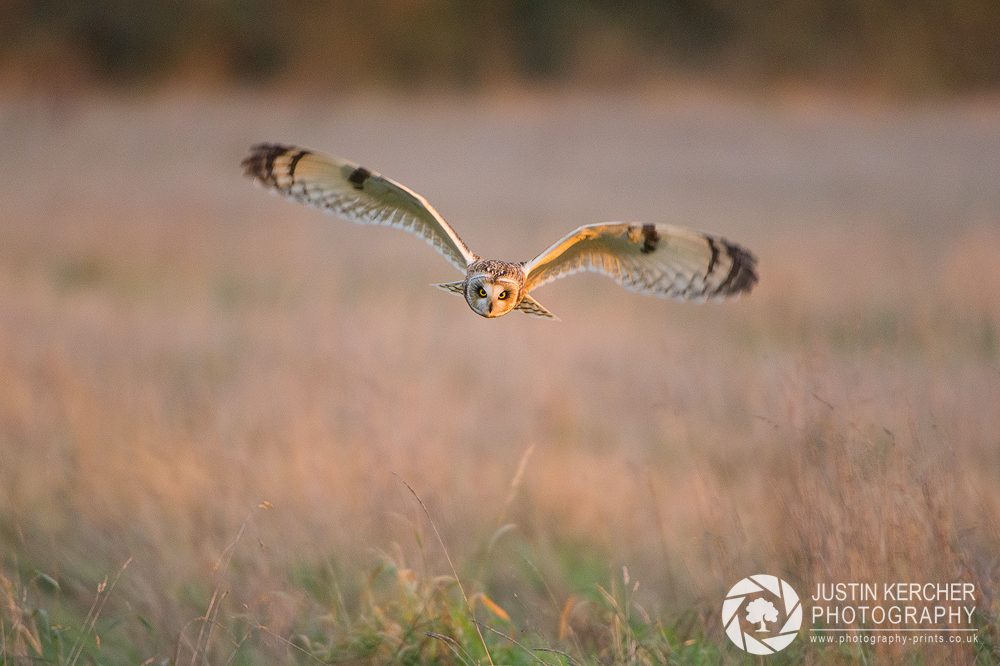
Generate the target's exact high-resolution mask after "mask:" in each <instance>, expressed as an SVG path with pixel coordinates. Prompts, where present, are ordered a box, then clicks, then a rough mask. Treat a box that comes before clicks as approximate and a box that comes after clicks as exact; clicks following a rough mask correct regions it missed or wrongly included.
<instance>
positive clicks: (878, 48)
mask: <svg viewBox="0 0 1000 666" xmlns="http://www.w3.org/2000/svg"><path fill="white" fill-rule="evenodd" d="M0 9H2V11H3V16H4V20H3V25H2V26H0V31H2V32H0V38H2V46H0V82H2V83H3V85H4V87H5V88H7V89H13V90H32V89H36V88H37V87H43V88H46V89H58V90H69V91H76V90H81V89H87V88H91V87H98V88H102V89H109V88H110V89H114V88H117V87H120V86H137V85H140V86H149V85H163V84H167V83H172V84H178V85H199V86H201V87H211V86H217V85H220V84H243V85H246V84H253V85H260V86H271V85H277V86H281V87H283V88H288V87H293V88H294V87H302V86H307V87H308V89H310V90H314V91H315V90H321V91H344V90H358V89H365V88H370V87H378V88H384V87H389V88H398V89H403V90H410V91H412V90H427V89H429V88H432V89H454V90H461V91H482V90H492V89H496V88H498V87H503V86H505V85H510V84H512V83H518V84H533V85H540V86H548V85H559V84H562V85H567V84H569V85H574V86H581V85H583V86H594V85H596V86H612V87H616V88H620V87H623V86H631V85H635V84H638V83H650V82H658V81H661V80H662V79H663V78H664V77H677V76H693V77H698V78H702V77H711V78H713V79H717V80H721V81H724V82H726V83H727V84H730V85H736V86H738V87H742V88H746V87H749V86H751V85H755V84H759V83H762V82H775V81H783V82H790V81H791V82H808V83H810V84H817V83H819V84H823V85H836V86H839V87H848V88H858V87H860V88H863V89H867V90H883V89H887V90H889V91H893V92H896V93H907V94H927V93H935V92H937V93H940V92H967V91H970V90H983V89H990V88H991V87H993V86H995V85H997V84H998V83H1000V30H998V26H1000V8H998V7H997V4H996V3H995V2H992V1H991V0H957V1H955V2H912V3H907V2H902V3H901V2H891V1H889V0H875V1H864V0H846V1H843V2H834V1H832V0H804V1H791V2H789V1H782V0H756V1H754V2H739V1H735V0H626V1H611V0H374V1H372V2H365V3H363V4H359V3H356V2H348V1H343V0H330V1H327V2H310V1H301V0H288V1H282V0H172V1H170V2H142V1H140V0H61V1H54V0H4V2H3V3H2V5H0Z"/></svg>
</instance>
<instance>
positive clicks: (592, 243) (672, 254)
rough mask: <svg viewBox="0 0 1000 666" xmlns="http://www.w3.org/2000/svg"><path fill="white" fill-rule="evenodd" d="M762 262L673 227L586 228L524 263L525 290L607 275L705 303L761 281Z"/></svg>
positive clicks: (639, 288)
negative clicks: (589, 273)
mask: <svg viewBox="0 0 1000 666" xmlns="http://www.w3.org/2000/svg"><path fill="white" fill-rule="evenodd" d="M756 265H757V258H756V257H755V256H754V255H753V254H752V253H750V252H749V251H748V250H745V249H743V248H742V247H740V246H739V245H736V244H734V243H730V242H729V241H727V240H725V239H722V238H718V237H715V236H710V235H708V234H704V233H702V232H700V231H694V230H693V229H685V228H684V227H676V226H673V225H671V224H625V223H618V222H613V223H604V224H591V225H587V226H585V227H580V228H579V229H577V230H576V231H574V232H573V233H571V234H569V235H568V236H566V237H565V238H563V239H562V240H560V241H559V242H558V243H556V244H555V245H553V246H552V247H550V248H549V249H547V250H546V251H545V252H543V253H542V254H540V255H539V256H537V257H535V258H534V259H532V260H531V261H529V262H527V263H526V264H525V265H524V271H525V274H526V278H525V284H524V287H525V291H530V290H531V289H534V288H535V287H538V286H540V285H543V284H545V283H547V282H551V281H553V280H557V279H559V278H562V277H565V276H567V275H572V274H573V273H579V272H581V271H592V272H595V273H600V274H602V275H606V276H608V277H610V278H611V279H613V280H614V281H615V282H617V283H618V284H620V285H622V286H623V287H625V288H626V289H628V290H629V291H635V292H639V293H641V294H648V295H650V296H659V297H661V298H675V299H677V300H681V301H687V300H696V301H705V300H707V299H709V298H711V299H722V298H725V297H727V296H736V295H739V294H741V293H743V292H748V291H750V290H751V289H752V288H753V286H754V285H755V284H756V283H757V273H756Z"/></svg>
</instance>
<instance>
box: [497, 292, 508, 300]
mask: <svg viewBox="0 0 1000 666" xmlns="http://www.w3.org/2000/svg"><path fill="white" fill-rule="evenodd" d="M506 298H507V292H506V291H501V292H500V295H499V296H497V299H499V300H501V301H502V300H504V299H506Z"/></svg>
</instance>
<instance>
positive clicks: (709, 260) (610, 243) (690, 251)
mask: <svg viewBox="0 0 1000 666" xmlns="http://www.w3.org/2000/svg"><path fill="white" fill-rule="evenodd" d="M243 167H244V169H245V170H246V171H245V173H246V175H247V176H249V177H251V178H253V179H254V180H255V181H256V182H257V183H259V184H260V185H262V186H264V187H265V188H268V189H270V190H273V191H274V192H277V193H280V194H281V195H283V196H284V197H285V198H286V199H289V200H290V201H298V202H300V203H304V204H306V205H308V206H311V207H313V208H318V209H320V210H322V211H325V212H328V213H332V214H335V215H338V216H340V217H342V218H344V219H345V220H349V221H351V222H356V223H358V224H378V225H383V226H388V227H394V228H396V229H403V230H405V231H410V232H412V233H414V234H416V235H417V236H420V237H421V238H423V239H424V240H425V241H427V243H428V244H429V245H430V246H431V247H433V248H434V249H435V250H437V251H438V252H440V253H441V254H442V255H444V258H445V259H447V260H448V261H450V262H451V263H452V265H453V266H455V268H457V269H458V270H459V271H461V272H462V273H464V274H465V277H464V278H463V279H462V280H458V281H457V282H447V283H444V284H437V285H434V286H436V287H440V288H441V289H444V290H447V291H450V292H453V293H455V294H461V295H463V296H465V300H466V301H467V302H468V303H469V307H471V308H472V310H473V312H475V313H476V314H478V315H482V316H483V317H490V318H492V317H500V316H502V315H505V314H507V313H508V312H510V311H511V310H521V311H522V312H526V313H527V314H529V315H533V316H535V317H547V318H549V319H555V318H556V317H555V315H553V314H552V313H551V312H549V311H548V310H546V309H545V308H544V307H542V306H541V305H540V304H539V303H538V301H536V300H535V299H534V298H533V297H532V296H531V294H530V293H529V292H531V291H533V290H534V289H535V288H536V287H540V286H541V285H543V284H546V283H547V282H552V281H553V280H557V279H559V278H561V277H565V276H567V275H572V274H573V273H579V272H580V271H593V272H596V273H600V274H602V275H606V276H608V277H609V278H611V279H612V280H614V281H615V282H617V283H618V284H620V285H622V286H623V287H625V288H626V289H628V290H629V291H635V292H638V293H640V294H648V295H650V296H659V297H660V298H668V297H669V298H674V299H677V300H679V301H686V300H694V301H700V302H704V301H705V300H707V299H709V298H711V299H714V300H721V299H723V298H725V297H727V296H738V295H739V294H741V293H743V292H748V291H750V289H752V288H753V286H754V284H756V282H757V273H756V271H755V266H756V264H757V258H756V257H754V255H753V254H751V253H750V252H749V251H748V250H745V249H743V248H742V247H740V246H739V245H736V244H734V243H730V242H729V241H726V240H724V239H722V238H718V237H715V236H709V235H708V234H703V233H701V232H700V231H694V230H691V229H685V228H683V227H676V226H673V225H670V224H629V223H624V222H605V223H601V224H588V225H586V226H583V227H580V228H579V229H577V230H576V231H574V232H572V233H570V234H569V235H568V236H566V237H565V238H563V239H562V240H560V241H558V242H557V243H555V244H554V245H553V246H552V247H550V248H548V249H547V250H545V251H544V252H542V253H541V254H540V255H538V256H537V257H535V258H534V259H532V260H531V261H528V262H524V261H522V262H518V263H511V262H507V261H498V260H496V259H481V258H480V257H478V256H476V255H475V254H474V253H473V252H472V250H470V249H469V248H468V247H466V245H465V243H463V242H462V239H461V238H459V237H458V234H456V233H455V231H454V229H452V228H451V226H450V225H449V224H448V223H447V222H445V221H444V218H442V217H441V216H440V215H439V214H438V213H437V211H436V210H434V209H433V208H432V207H431V205H430V204H429V203H427V200H426V199H424V198H423V197H422V196H420V195H419V194H417V193H416V192H414V191H412V190H410V189H409V188H407V187H404V186H403V185H400V184H399V183H397V182H395V181H392V180H389V179H388V178H385V177H384V176H381V175H379V174H377V173H375V172H374V171H369V170H368V169H366V168H364V167H362V166H359V165H357V164H354V163H353V162H348V161H347V160H342V159H340V158H337V157H329V156H325V155H321V154H319V153H314V152H312V151H311V150H303V149H301V148H293V147H289V146H281V145H277V144H268V143H262V144H258V145H256V146H254V147H253V148H251V149H250V156H249V157H247V158H246V159H245V160H243Z"/></svg>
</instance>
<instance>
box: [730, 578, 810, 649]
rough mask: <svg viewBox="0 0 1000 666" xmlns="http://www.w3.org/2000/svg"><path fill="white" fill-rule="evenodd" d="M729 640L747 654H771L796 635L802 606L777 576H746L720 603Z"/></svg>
mask: <svg viewBox="0 0 1000 666" xmlns="http://www.w3.org/2000/svg"><path fill="white" fill-rule="evenodd" d="M722 626H723V627H725V628H726V635H727V636H729V640H731V641H732V642H733V643H735V644H736V646H737V647H739V648H740V649H741V650H746V651H747V652H749V653H750V654H774V653H775V652H777V651H778V650H783V649H784V648H786V647H788V645H789V644H790V643H791V642H792V641H793V640H795V637H796V636H798V635H799V628H800V627H801V626H802V604H801V602H800V601H799V595H798V594H796V592H795V590H793V589H792V586H791V585H789V584H788V583H786V582H785V581H783V580H781V579H780V578H778V577H777V576H769V575H767V574H759V575H756V576H748V577H747V578H744V579H743V580H741V581H740V582H738V583H736V585H733V589H731V590H729V594H727V595H726V600H725V601H724V602H723V603H722Z"/></svg>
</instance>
